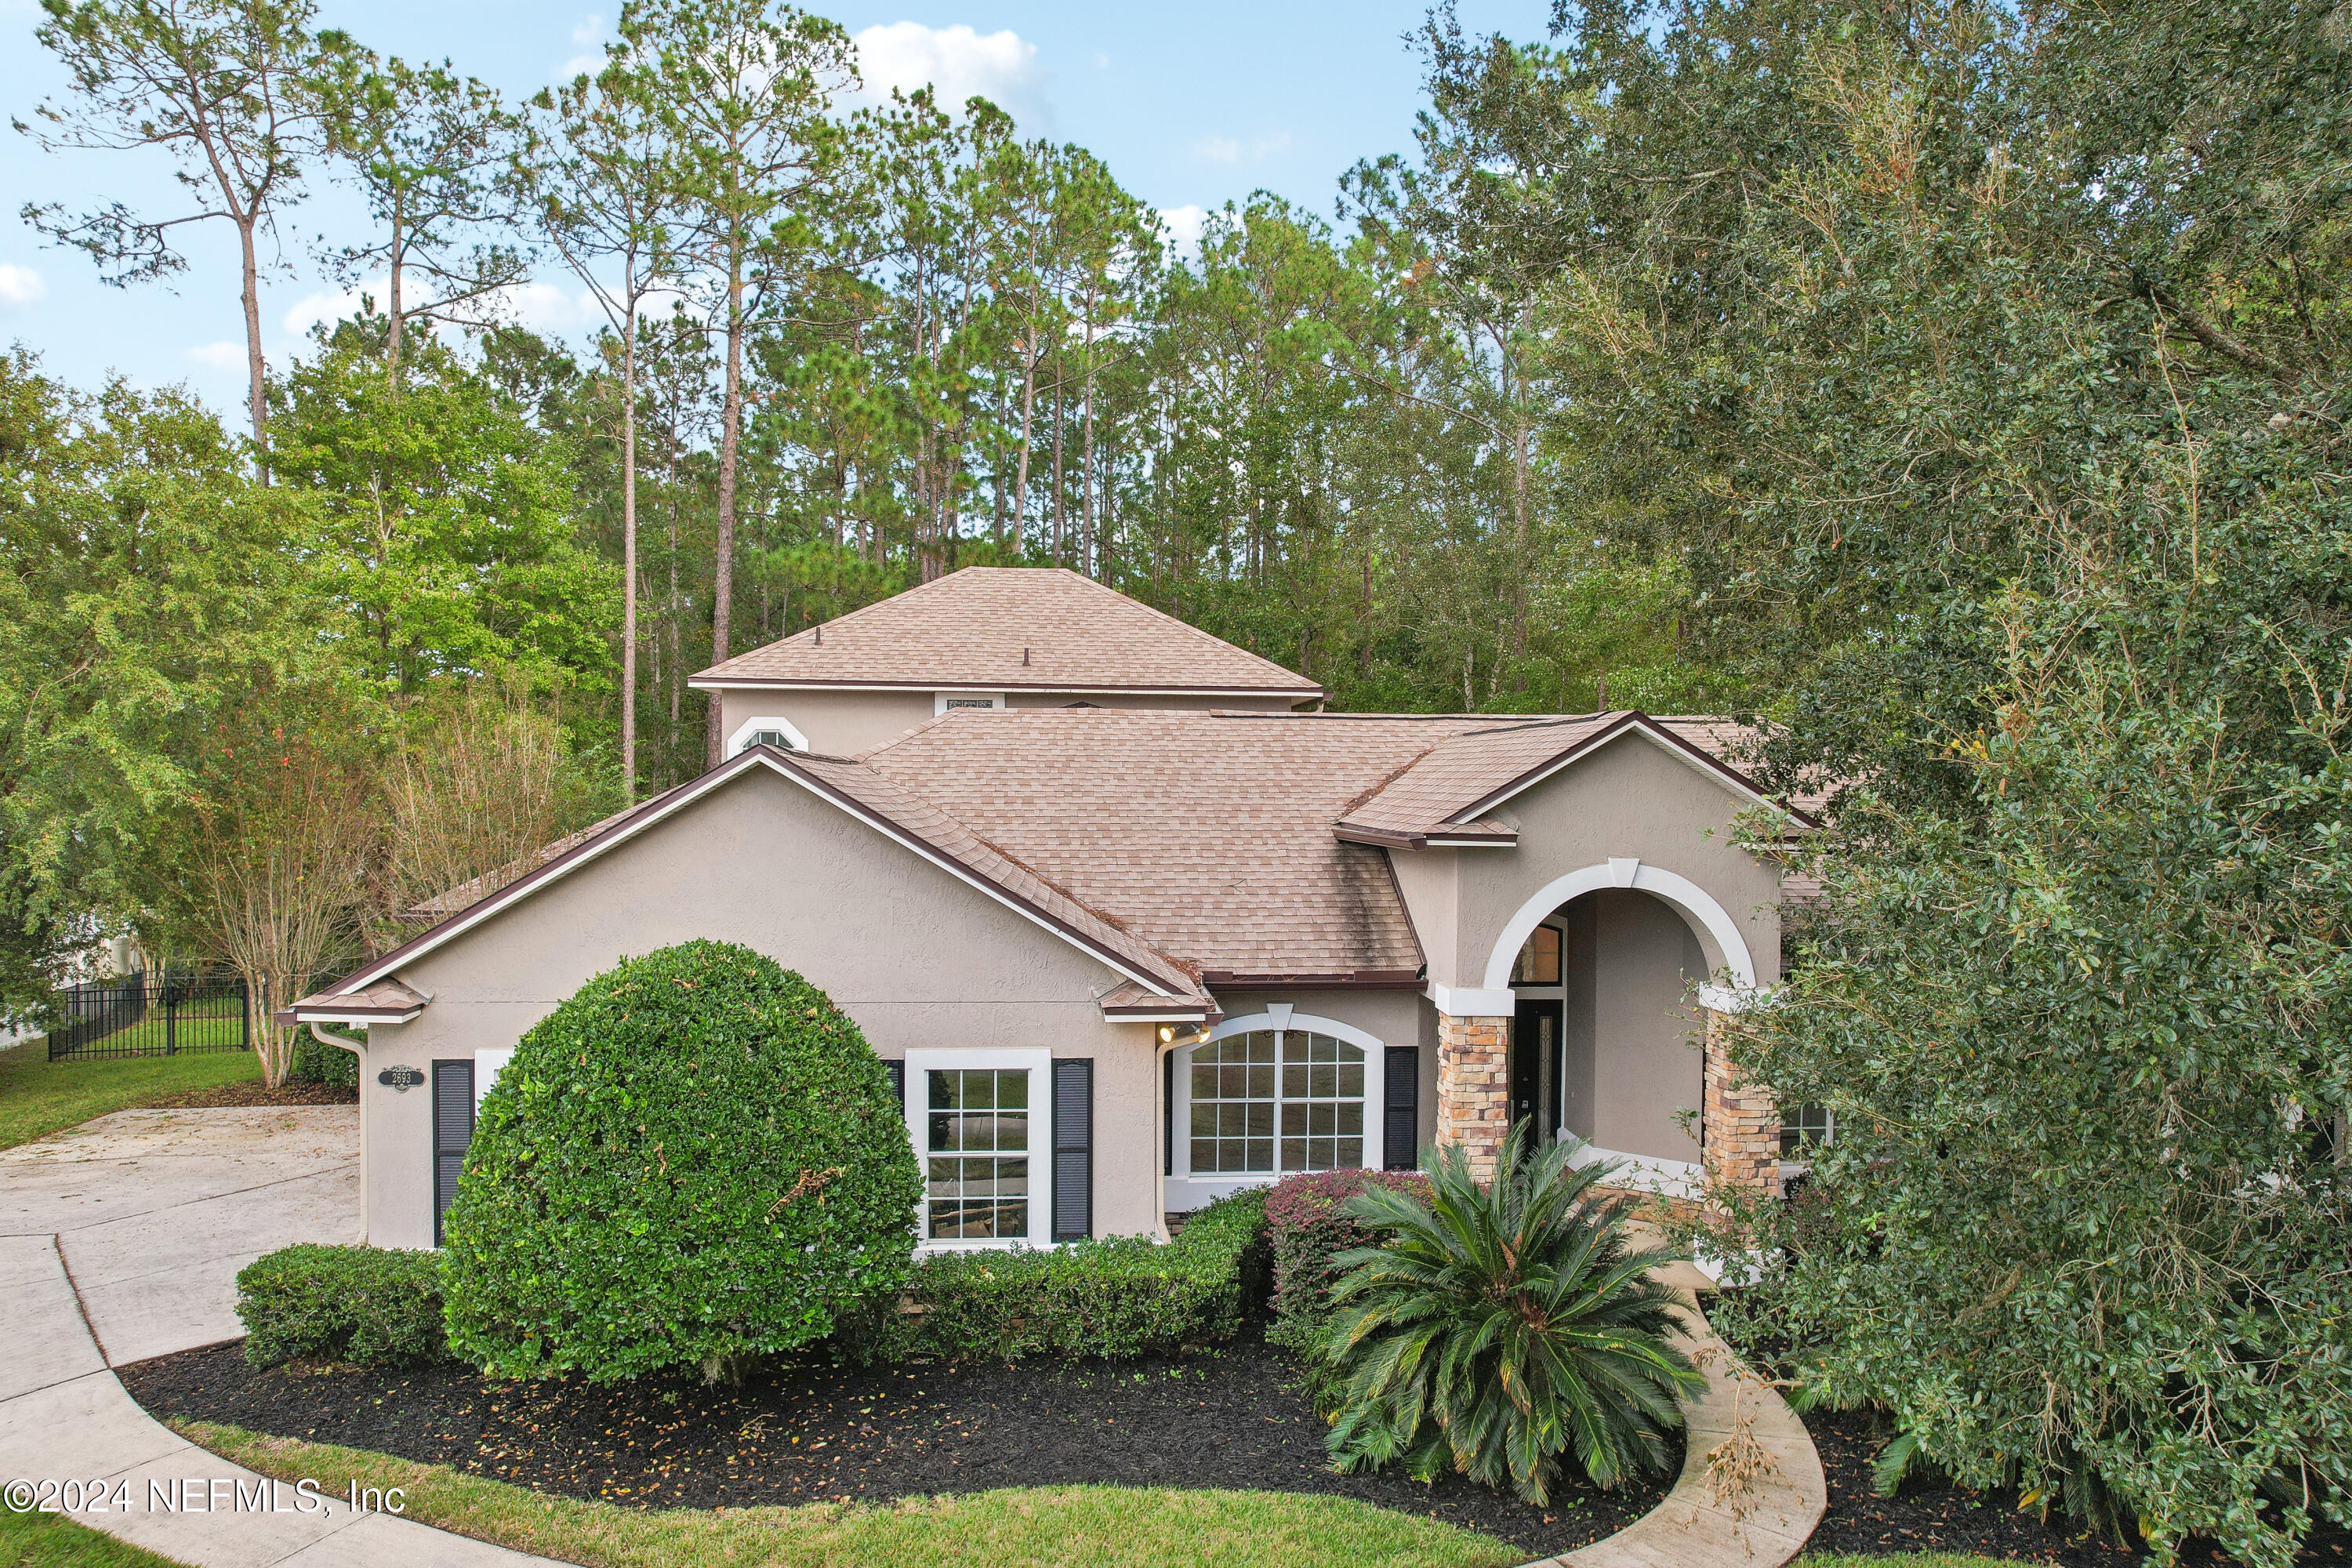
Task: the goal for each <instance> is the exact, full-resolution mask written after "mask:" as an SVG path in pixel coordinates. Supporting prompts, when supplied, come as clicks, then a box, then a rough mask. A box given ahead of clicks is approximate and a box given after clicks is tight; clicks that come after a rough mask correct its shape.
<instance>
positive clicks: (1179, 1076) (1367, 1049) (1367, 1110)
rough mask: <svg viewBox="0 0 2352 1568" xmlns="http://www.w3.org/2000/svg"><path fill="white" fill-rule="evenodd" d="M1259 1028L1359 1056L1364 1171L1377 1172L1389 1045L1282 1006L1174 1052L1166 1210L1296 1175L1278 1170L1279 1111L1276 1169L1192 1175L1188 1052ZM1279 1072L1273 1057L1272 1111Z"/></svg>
mask: <svg viewBox="0 0 2352 1568" xmlns="http://www.w3.org/2000/svg"><path fill="white" fill-rule="evenodd" d="M1261 1029H1276V1030H1280V1031H1281V1032H1283V1033H1285V1034H1289V1033H1292V1032H1294V1031H1295V1032H1297V1033H1298V1034H1302V1035H1309V1034H1311V1035H1328V1036H1330V1037H1332V1038H1334V1039H1338V1040H1344V1041H1346V1042H1347V1043H1348V1044H1349V1045H1351V1046H1354V1047H1356V1048H1357V1049H1359V1050H1360V1051H1362V1052H1363V1053H1364V1169H1366V1170H1368V1171H1377V1170H1379V1169H1380V1168H1381V1164H1382V1163H1383V1157H1384V1155H1385V1153H1386V1150H1385V1149H1384V1148H1383V1147H1382V1145H1381V1134H1382V1133H1383V1132H1384V1131H1386V1130H1387V1125H1388V1118H1387V1114H1386V1110H1385V1108H1386V1107H1387V1105H1388V1083H1387V1079H1388V1061H1389V1056H1388V1042H1387V1041H1386V1040H1383V1039H1381V1037H1379V1036H1377V1035H1374V1034H1371V1033H1370V1032H1369V1031H1367V1030H1364V1029H1360V1028H1358V1027H1356V1026H1355V1025H1353V1024H1343V1023H1341V1022H1340V1021H1339V1019H1337V1018H1324V1017H1318V1016H1315V1015H1314V1014H1311V1013H1297V1012H1293V1011H1292V1010H1291V1008H1290V1005H1288V1004H1287V1003H1277V1004H1276V1005H1273V1006H1271V1007H1269V1008H1267V1009H1266V1010H1265V1012H1263V1013H1253V1014H1251V1015H1250V1016H1248V1017H1246V1018H1228V1019H1226V1020H1225V1021H1224V1022H1223V1023H1222V1024H1220V1025H1218V1026H1216V1028H1214V1029H1213V1030H1212V1031H1210V1034H1209V1037H1208V1038H1207V1039H1205V1040H1201V1041H1199V1042H1197V1043H1195V1044H1193V1045H1190V1046H1186V1047H1183V1048H1181V1050H1179V1051H1177V1052H1176V1105H1175V1131H1176V1140H1175V1142H1176V1146H1175V1148H1174V1149H1173V1150H1171V1152H1170V1155H1171V1160H1170V1163H1171V1169H1170V1171H1169V1173H1168V1198H1167V1203H1168V1207H1169V1208H1170V1209H1171V1211H1174V1212H1176V1213H1186V1212H1189V1211H1191V1210H1192V1209H1196V1208H1199V1207H1200V1206H1201V1205H1203V1204H1206V1203H1209V1202H1211V1201H1213V1200H1214V1199H1217V1198H1222V1197H1223V1196H1225V1195H1226V1194H1229V1193H1238V1192H1242V1191H1244V1190H1245V1189H1247V1188H1250V1187H1265V1186H1271V1185H1273V1184H1275V1183H1276V1182H1278V1181H1280V1180H1282V1178H1283V1177H1285V1176H1295V1175H1297V1172H1296V1171H1285V1170H1284V1169H1282V1130H1281V1127H1280V1125H1279V1117H1280V1114H1281V1112H1280V1111H1279V1110H1276V1118H1277V1124H1276V1128H1275V1152H1274V1163H1275V1168H1274V1170H1273V1171H1272V1172H1271V1173H1268V1172H1265V1171H1252V1172H1246V1173H1226V1174H1217V1175H1204V1176H1197V1177H1196V1176H1194V1175H1193V1174H1192V1053H1193V1052H1194V1051H1195V1050H1198V1049H1199V1048H1200V1047H1202V1046H1212V1045H1214V1044H1216V1043H1217V1042H1218V1041H1219V1040H1222V1039H1224V1038H1225V1037H1228V1036H1232V1035H1246V1034H1250V1033H1253V1032H1255V1031H1257V1030H1261ZM1280 1070H1281V1060H1280V1057H1279V1056H1278V1055H1277V1057H1276V1074H1277V1078H1276V1100H1275V1103H1276V1106H1277V1107H1279V1106H1280V1104H1281V1083H1280V1079H1279V1073H1280Z"/></svg>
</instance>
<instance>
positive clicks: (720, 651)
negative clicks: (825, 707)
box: [702, 250, 743, 768]
mask: <svg viewBox="0 0 2352 1568" xmlns="http://www.w3.org/2000/svg"><path fill="white" fill-rule="evenodd" d="M742 429H743V257H742V253H741V251H740V250H738V251H737V252H736V253H735V254H734V255H733V256H732V257H730V258H729V261H728V269H727V399H726V402H725V403H724V404H723V405H721V406H720V409H719V539H718V542H717V544H716V546H715V547H714V549H713V551H712V553H713V554H714V555H715V556H716V557H717V559H716V560H715V561H714V562H713V563H712V568H711V574H710V575H711V584H710V594H711V604H710V662H711V663H712V664H719V663H723V662H724V661H725V660H726V658H727V646H728V645H727V635H728V629H729V627H728V622H729V620H730V610H731V609H732V607H733V603H734V598H735V464H736V458H737V457H738V455H739V453H740V447H741V436H742ZM719 723H720V709H719V703H718V702H716V701H713V702H712V703H711V704H710V706H709V712H708V713H707V715H706V716H705V721H704V725H703V734H704V744H703V756H702V760H703V765H704V766H706V767H713V768H715V767H717V766H718V765H719V763H722V762H724V761H726V758H725V757H724V756H722V755H721V754H720V752H721V751H722V750H723V748H724V747H725V745H726V738H725V737H724V736H722V735H720V734H719Z"/></svg>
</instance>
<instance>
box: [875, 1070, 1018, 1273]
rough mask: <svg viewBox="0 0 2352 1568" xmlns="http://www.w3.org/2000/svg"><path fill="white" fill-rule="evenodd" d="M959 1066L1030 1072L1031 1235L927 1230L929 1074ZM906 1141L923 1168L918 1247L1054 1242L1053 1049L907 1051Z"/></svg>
mask: <svg viewBox="0 0 2352 1568" xmlns="http://www.w3.org/2000/svg"><path fill="white" fill-rule="evenodd" d="M953 1068H994V1069H996V1070H997V1071H999V1072H1006V1071H1016V1070H1020V1069H1024V1068H1025V1069H1027V1071H1028V1073H1029V1234H1028V1235H1027V1236H1025V1237H1007V1238H1003V1239H993V1238H992V1239H989V1240H982V1241H961V1240H959V1241H935V1240H933V1239H932V1238H931V1237H929V1236H926V1235H925V1234H924V1232H925V1230H927V1229H928V1228H929V1226H927V1224H926V1223H925V1222H926V1221H927V1220H928V1219H929V1214H930V1182H931V1170H930V1151H929V1130H928V1129H927V1128H926V1127H925V1126H924V1125H923V1118H924V1115H925V1113H926V1111H927V1110H929V1105H930V1099H931V1092H930V1091H931V1080H930V1078H929V1074H930V1073H932V1072H934V1071H948V1070H950V1069H953ZM906 1113H907V1140H908V1142H909V1143H911V1144H912V1145H913V1146H914V1150H915V1164H916V1166H917V1168H918V1169H919V1170H920V1171H921V1173H922V1176H923V1194H922V1195H921V1196H919V1197H918V1198H916V1199H915V1251H916V1253H917V1254H918V1255H920V1254H923V1253H929V1252H1003V1251H1005V1250H1007V1249H1009V1248H1012V1247H1030V1248H1034V1249H1043V1248H1046V1247H1052V1246H1054V1244H1055V1243H1054V1053H1053V1052H1051V1051H1040V1050H985V1049H968V1050H949V1051H908V1053H907V1104H906Z"/></svg>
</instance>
